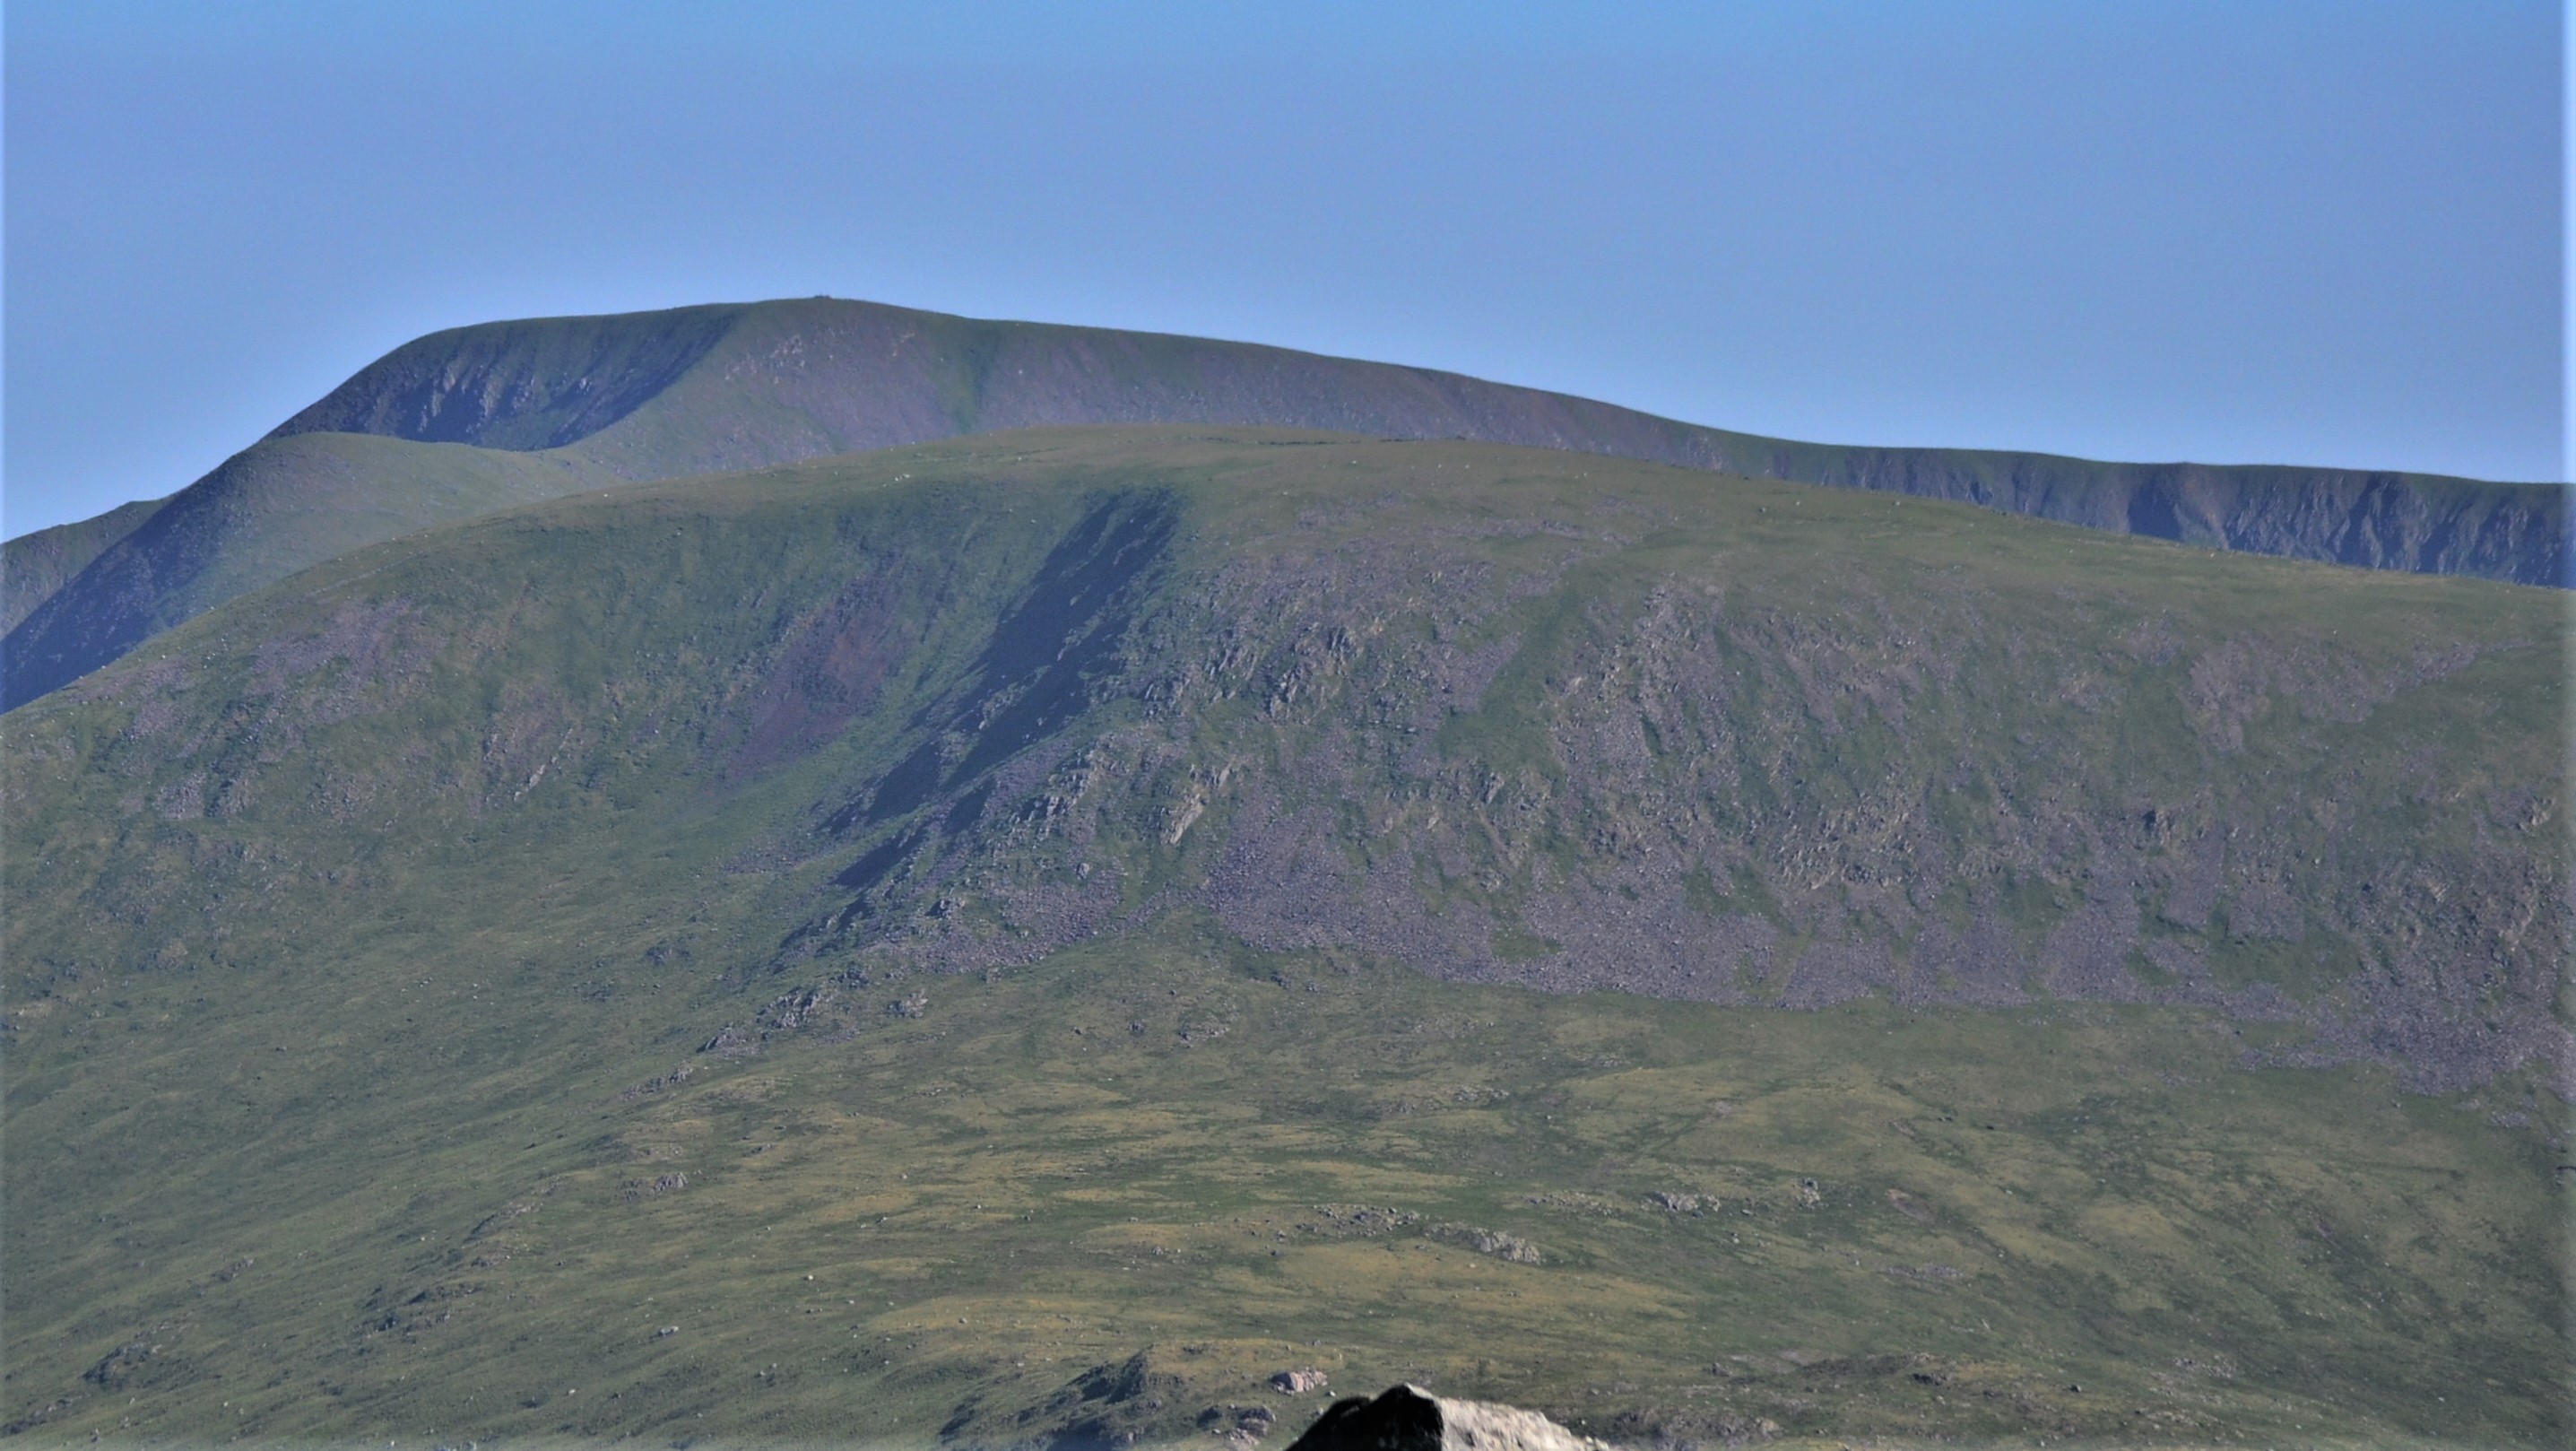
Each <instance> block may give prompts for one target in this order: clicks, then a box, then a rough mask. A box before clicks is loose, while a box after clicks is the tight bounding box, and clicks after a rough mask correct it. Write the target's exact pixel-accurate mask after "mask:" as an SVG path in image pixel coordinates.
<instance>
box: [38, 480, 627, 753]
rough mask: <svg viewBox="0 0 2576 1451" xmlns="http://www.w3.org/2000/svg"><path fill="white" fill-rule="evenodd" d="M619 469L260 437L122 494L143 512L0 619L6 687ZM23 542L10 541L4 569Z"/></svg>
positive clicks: (55, 682)
mask: <svg viewBox="0 0 2576 1451" xmlns="http://www.w3.org/2000/svg"><path fill="white" fill-rule="evenodd" d="M621 482H623V481H622V480H620V479H619V478H617V477H616V476H615V475H613V474H609V473H606V472H604V471H603V470H601V469H599V468H598V467H597V466H596V465H593V464H591V463H589V462H588V461H586V460H584V459H581V458H579V457H573V456H566V455H561V454H528V453H507V452H503V451H501V450H498V449H487V448H468V447H464V446H461V445H457V444H421V443H409V442H405V441H402V440H399V439H392V438H377V437H372V436H369V435H365V434H354V433H310V434H300V435H297V436H294V437H290V438H277V439H270V440H268V441H266V442H263V443H260V444H257V445H254V446H253V447H251V448H248V449H244V450H243V451H242V452H241V453H239V454H236V455H234V456H233V457H232V458H231V459H229V460H227V461H226V462H225V463H224V465H223V467H221V468H219V469H216V470H215V471H214V472H213V473H211V474H208V475H207V476H206V477H205V478H203V479H201V480H199V481H198V482H197V483H195V484H194V485H192V486H190V487H188V488H186V489H183V490H181V491H180V492H178V493H177V494H174V495H172V496H171V497H170V498H168V499H166V500H162V501H159V502H157V503H154V504H152V505H149V506H143V505H128V506H126V510H135V509H143V510H145V511H146V512H145V513H144V515H143V516H141V517H138V518H136V519H134V521H133V522H132V524H131V525H130V527H128V528H127V529H126V530H125V531H124V532H123V533H122V535H121V536H119V537H117V538H115V539H113V540H108V541H105V542H102V543H101V544H100V545H99V547H98V548H97V549H95V550H94V551H93V552H91V554H90V555H89V557H88V558H86V559H83V560H81V561H80V562H79V564H78V565H77V566H76V567H74V568H71V569H69V570H67V571H57V572H61V573H64V575H65V577H64V578H63V579H62V580H61V582H60V583H59V584H57V585H56V587H55V588H54V589H52V590H51V591H49V592H47V594H46V595H45V597H44V598H43V599H42V601H41V602H39V603H36V604H34V605H32V606H31V607H30V608H29V609H28V610H27V613H26V616H25V618H24V620H23V621H22V622H18V623H16V624H14V625H13V627H12V629H11V630H10V633H9V636H8V642H7V652H6V662H5V666H6V673H7V681H8V687H7V695H6V698H7V699H8V700H10V701H13V702H14V701H24V700H31V699H33V698H35V697H36V696H39V695H42V694H44V693H45V692H47V691H49V690H54V689H58V688H60V687H61V686H63V685H65V684H68V683H69V682H71V681H73V680H76V679H78V678H80V677H81V676H82V675H85V674H87V673H89V672H90V671H92V670H95V669H97V668H98V667H99V666H100V665H103V664H105V663H107V662H108V661H111V660H115V659H117V658H119V657H121V656H123V655H124V654H125V653H126V652H127V651H129V650H132V649H133V648H134V647H135V646H137V645H139V644H141V643H142V642H143V641H145V640H147V639H150V638H151V637H152V636H154V635H156V634H159V633H160V632H161V631H163V630H166V629H168V628H169V627H170V626H172V625H175V624H178V623H179V622H180V621H182V620H186V619H190V618H193V617H194V616H196V615H197V614H199V613H201V612H203V611H205V610H207V609H209V608H212V607H213V606H215V605H218V604H221V603H223V602H224V601H225V600H228V599H232V598H233V597H235V596H237V595H240V594H244V593H247V592H249V591H251V590H254V589H257V588H259V587H260V586H262V585H266V584H273V583H275V582H276V581H278V580H281V579H284V578H286V577H287V576H288V575H290V574H293V573H295V572H296V571H297V570H300V569H304V568H306V567H308V566H310V565H315V564H319V563H321V562H322V561H324V560H326V559H330V558H333V557H335V556H337V555H340V554H344V553H346V552H348V551H349V550H352V549H355V548H357V547H359V546H360V545H365V544H374V543H377V542H379V541H381V540H386V539H395V538H399V537H401V536H403V535H405V534H410V533H413V532H414V531H416V530H420V529H425V528H427V527H429V526H430V525H433V524H445V523H450V522H453V521H455V520H460V519H471V518H475V517H477V516H480V515H484V514H489V513H493V512H496V511H498V510H502V509H508V508H511V507H514V506H516V505H519V504H526V503H532V502H535V501H536V500H539V499H551V498H555V497H558V496H560V495H563V494H568V493H576V492H579V491H581V490H585V489H596V488H601V487H604V486H607V485H611V484H616V483H621ZM126 510H120V511H118V513H117V514H112V515H105V516H102V519H115V518H118V517H120V516H122V515H124V514H125V512H126ZM92 522H93V523H96V522H98V521H92ZM86 527H87V526H83V525H74V526H71V528H72V529H83V528H86ZM63 532H65V531H50V530H49V531H46V535H40V536H31V539H36V540H47V539H48V536H51V535H55V534H59V533H63ZM97 532H103V531H97ZM29 542H30V541H29V540H11V541H10V548H11V549H12V551H13V553H12V554H11V556H10V560H9V564H10V568H11V569H12V570H13V571H14V570H15V569H16V568H17V564H18V559H19V556H18V554H17V553H15V552H14V551H16V550H17V549H18V547H19V546H20V545H21V544H26V543H29ZM48 542H50V541H49V540H48ZM64 555H65V560H66V562H68V560H69V558H70V554H69V551H64ZM31 562H33V560H32V558H31ZM15 588H16V586H15V585H14V584H13V585H12V590H13V592H14V590H15ZM31 592H32V591H31ZM13 603H15V599H14V595H13Z"/></svg>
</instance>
